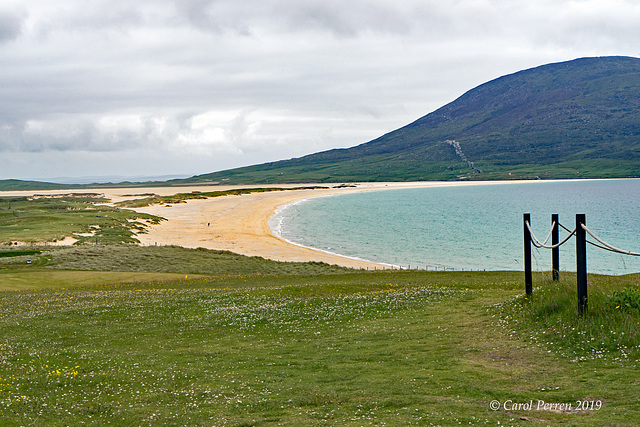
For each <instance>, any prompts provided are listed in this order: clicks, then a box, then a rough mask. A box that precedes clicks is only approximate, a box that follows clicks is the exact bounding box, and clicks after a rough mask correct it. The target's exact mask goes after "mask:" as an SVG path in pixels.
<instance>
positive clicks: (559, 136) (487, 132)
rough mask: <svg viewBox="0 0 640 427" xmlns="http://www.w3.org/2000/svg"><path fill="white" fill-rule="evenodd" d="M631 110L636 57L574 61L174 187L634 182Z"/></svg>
mask: <svg viewBox="0 0 640 427" xmlns="http://www.w3.org/2000/svg"><path fill="white" fill-rule="evenodd" d="M639 107H640V59H638V58H630V57H600V58H581V59H576V60H573V61H568V62H562V63H555V64H548V65H544V66H540V67H537V68H532V69H529V70H524V71H520V72H517V73H515V74H511V75H507V76H503V77H500V78H498V79H495V80H492V81H490V82H488V83H485V84H483V85H480V86H478V87H476V88H474V89H472V90H470V91H468V92H467V93H465V94H464V95H462V96H461V97H459V98H458V99H456V100H455V101H453V102H451V103H449V104H447V105H445V106H443V107H441V108H440V109H438V110H436V111H434V112H432V113H431V114H428V115H426V116H424V117H422V118H420V119H418V120H416V121H415V122H413V123H411V124H409V125H407V126H404V127H402V128H400V129H398V130H395V131H393V132H390V133H388V134H386V135H383V136H381V137H379V138H377V139H375V140H373V141H370V142H367V143H365V144H361V145H358V146H356V147H353V148H349V149H336V150H329V151H325V152H321V153H317V154H312V155H308V156H305V157H301V158H296V159H290V160H283V161H279V162H273V163H266V164H262V165H256V166H250V167H244V168H239V169H232V170H227V171H222V172H216V173H211V174H206V175H199V176H195V177H193V178H189V179H186V180H180V182H202V181H213V182H225V183H230V184H246V183H275V182H278V183H282V182H343V181H405V180H431V179H476V180H488V179H505V178H511V179H514V178H578V177H580V178H584V177H630V176H640V120H639V117H638V111H639Z"/></svg>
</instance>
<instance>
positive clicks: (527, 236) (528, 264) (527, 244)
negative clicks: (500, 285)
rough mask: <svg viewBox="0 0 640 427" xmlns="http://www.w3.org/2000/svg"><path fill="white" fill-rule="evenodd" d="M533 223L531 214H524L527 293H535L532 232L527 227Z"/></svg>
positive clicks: (525, 284)
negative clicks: (532, 271)
mask: <svg viewBox="0 0 640 427" xmlns="http://www.w3.org/2000/svg"><path fill="white" fill-rule="evenodd" d="M527 222H528V223H529V225H531V214H528V213H526V214H524V215H523V221H522V224H523V226H524V289H525V292H526V293H527V295H531V294H532V293H533V277H532V275H531V233H530V232H529V228H528V227H527Z"/></svg>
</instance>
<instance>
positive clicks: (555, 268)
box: [551, 214, 560, 282]
mask: <svg viewBox="0 0 640 427" xmlns="http://www.w3.org/2000/svg"><path fill="white" fill-rule="evenodd" d="M551 224H552V227H553V228H552V229H551V244H552V245H554V246H555V245H557V244H558V243H559V241H560V238H559V236H558V228H559V227H560V226H559V224H560V222H559V220H558V214H551ZM551 278H552V279H553V280H554V281H555V282H557V281H558V280H560V247H559V246H558V247H554V248H553V249H551Z"/></svg>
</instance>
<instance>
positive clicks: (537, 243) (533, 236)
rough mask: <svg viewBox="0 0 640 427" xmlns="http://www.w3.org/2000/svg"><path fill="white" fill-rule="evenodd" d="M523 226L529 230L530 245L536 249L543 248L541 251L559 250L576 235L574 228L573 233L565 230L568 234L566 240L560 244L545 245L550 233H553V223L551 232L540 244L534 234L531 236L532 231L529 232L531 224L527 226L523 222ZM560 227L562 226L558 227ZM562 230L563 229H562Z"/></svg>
mask: <svg viewBox="0 0 640 427" xmlns="http://www.w3.org/2000/svg"><path fill="white" fill-rule="evenodd" d="M525 224H526V225H527V228H528V229H529V235H530V236H531V243H532V244H533V246H535V247H536V248H543V249H555V248H559V247H560V246H562V245H564V244H565V243H567V242H568V241H569V239H570V238H571V237H573V235H574V234H576V230H575V228H574V229H573V231H570V230H567V231H568V232H569V233H570V234H569V235H568V236H567V238H566V239H564V240H563V241H562V242H560V243H556V244H555V245H550V246H549V245H547V242H548V241H549V238H550V237H551V233H553V229H554V228H555V226H556V223H555V221H554V222H553V224H552V225H551V231H549V235H548V236H547V238H546V239H545V241H544V242H541V241H540V240H538V238H537V237H536V236H535V234H533V230H531V224H529V221H525ZM560 226H562V225H560ZM562 228H564V227H562Z"/></svg>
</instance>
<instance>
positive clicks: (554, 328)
mask: <svg viewBox="0 0 640 427" xmlns="http://www.w3.org/2000/svg"><path fill="white" fill-rule="evenodd" d="M568 276H569V277H568V278H565V279H563V280H562V281H560V282H551V281H545V282H543V285H542V286H541V287H540V288H539V289H536V290H535V291H534V293H533V294H532V295H531V296H530V297H527V296H524V295H521V296H519V297H517V298H516V299H514V300H513V301H510V302H509V303H506V304H504V305H503V306H502V307H501V310H500V319H501V322H503V323H504V325H505V327H509V328H513V332H515V331H516V330H518V331H520V332H522V331H525V332H526V333H528V334H529V335H530V337H531V339H532V340H533V341H534V342H536V343H539V344H540V345H543V346H544V347H545V348H548V349H550V350H552V351H554V352H557V353H559V354H562V355H564V356H565V357H567V358H570V359H572V360H574V361H581V360H587V359H611V360H613V361H622V360H627V359H633V360H636V359H640V308H639V307H640V286H639V285H640V274H635V275H627V276H622V277H616V278H613V277H610V276H597V275H592V276H590V278H589V279H590V280H589V285H588V298H589V302H588V311H587V312H586V313H585V314H583V315H579V314H578V309H577V296H576V281H575V275H568Z"/></svg>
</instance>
